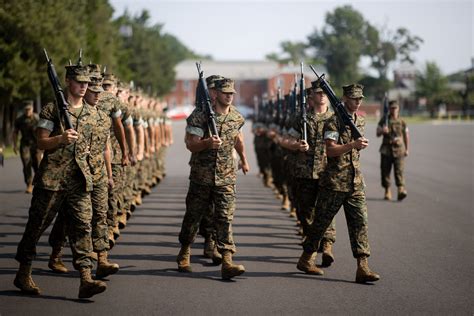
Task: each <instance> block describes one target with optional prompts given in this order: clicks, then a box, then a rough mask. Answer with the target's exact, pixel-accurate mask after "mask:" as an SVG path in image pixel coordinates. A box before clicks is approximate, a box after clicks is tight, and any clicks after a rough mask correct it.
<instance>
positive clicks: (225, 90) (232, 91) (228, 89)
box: [221, 88, 237, 93]
mask: <svg viewBox="0 0 474 316" xmlns="http://www.w3.org/2000/svg"><path fill="white" fill-rule="evenodd" d="M221 92H224V93H237V92H236V91H235V90H234V89H232V88H224V89H221Z"/></svg>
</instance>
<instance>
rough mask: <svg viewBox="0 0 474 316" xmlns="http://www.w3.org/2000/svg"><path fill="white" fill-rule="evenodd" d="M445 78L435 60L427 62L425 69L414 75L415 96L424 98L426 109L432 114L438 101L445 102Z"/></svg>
mask: <svg viewBox="0 0 474 316" xmlns="http://www.w3.org/2000/svg"><path fill="white" fill-rule="evenodd" d="M447 83H448V81H447V79H446V77H445V76H443V74H442V73H441V70H440V69H439V67H438V65H437V64H436V63H435V62H427V63H426V65H425V69H424V70H423V71H422V72H419V73H418V74H417V76H416V96H417V97H424V98H426V101H427V102H426V105H427V108H428V110H429V111H430V112H431V114H432V115H433V114H434V112H435V110H436V107H437V105H438V104H440V103H446V102H447V101H448V99H447V98H446V97H447V95H448V94H447Z"/></svg>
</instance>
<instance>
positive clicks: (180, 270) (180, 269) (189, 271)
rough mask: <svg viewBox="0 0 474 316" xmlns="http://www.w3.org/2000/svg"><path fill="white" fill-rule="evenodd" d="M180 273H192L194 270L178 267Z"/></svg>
mask: <svg viewBox="0 0 474 316" xmlns="http://www.w3.org/2000/svg"><path fill="white" fill-rule="evenodd" d="M178 271H179V272H182V273H191V272H193V270H192V269H191V267H178Z"/></svg>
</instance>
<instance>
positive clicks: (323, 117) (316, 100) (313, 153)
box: [283, 81, 336, 267]
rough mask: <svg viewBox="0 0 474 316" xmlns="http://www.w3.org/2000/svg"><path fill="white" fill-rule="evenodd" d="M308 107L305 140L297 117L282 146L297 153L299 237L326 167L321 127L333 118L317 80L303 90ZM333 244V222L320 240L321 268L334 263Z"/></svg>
mask: <svg viewBox="0 0 474 316" xmlns="http://www.w3.org/2000/svg"><path fill="white" fill-rule="evenodd" d="M307 95H308V99H307V101H308V105H309V108H310V109H311V111H309V112H308V116H307V120H308V122H307V138H308V141H307V142H306V141H305V140H303V139H301V136H302V130H303V126H302V125H303V124H302V120H301V118H297V119H296V120H295V121H294V123H293V126H294V127H292V128H291V130H290V133H289V134H290V138H289V140H288V142H285V143H283V145H284V146H285V147H286V148H289V149H291V150H294V151H297V152H298V154H297V155H296V157H295V166H294V168H295V190H294V194H295V195H296V204H297V205H296V213H297V218H298V220H299V221H300V223H301V226H302V228H303V236H307V235H308V230H309V229H310V227H311V223H312V222H313V218H314V212H315V210H314V206H315V204H316V198H317V196H318V186H319V178H320V176H321V175H322V173H323V172H324V169H325V167H326V163H327V159H326V146H325V144H324V139H323V128H324V124H325V123H326V122H327V120H328V119H329V118H330V117H331V116H332V115H333V113H332V112H331V111H329V110H328V99H327V96H326V94H324V92H323V90H322V89H321V88H320V87H319V84H318V82H317V81H314V82H312V85H311V88H309V89H307ZM335 241H336V223H335V220H333V221H332V222H331V225H330V226H329V227H328V229H327V231H326V232H325V233H324V236H323V239H322V246H321V248H322V252H323V257H322V266H323V267H328V266H330V265H331V263H332V262H333V261H334V255H333V253H332V244H333V243H334V242H335Z"/></svg>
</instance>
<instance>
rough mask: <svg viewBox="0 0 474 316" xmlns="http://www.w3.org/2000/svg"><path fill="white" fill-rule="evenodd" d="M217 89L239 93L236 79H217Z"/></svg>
mask: <svg viewBox="0 0 474 316" xmlns="http://www.w3.org/2000/svg"><path fill="white" fill-rule="evenodd" d="M215 83H216V89H217V90H219V91H221V92H224V93H237V92H236V91H235V89H234V80H232V79H229V78H224V79H222V80H217V81H216V82H215Z"/></svg>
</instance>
